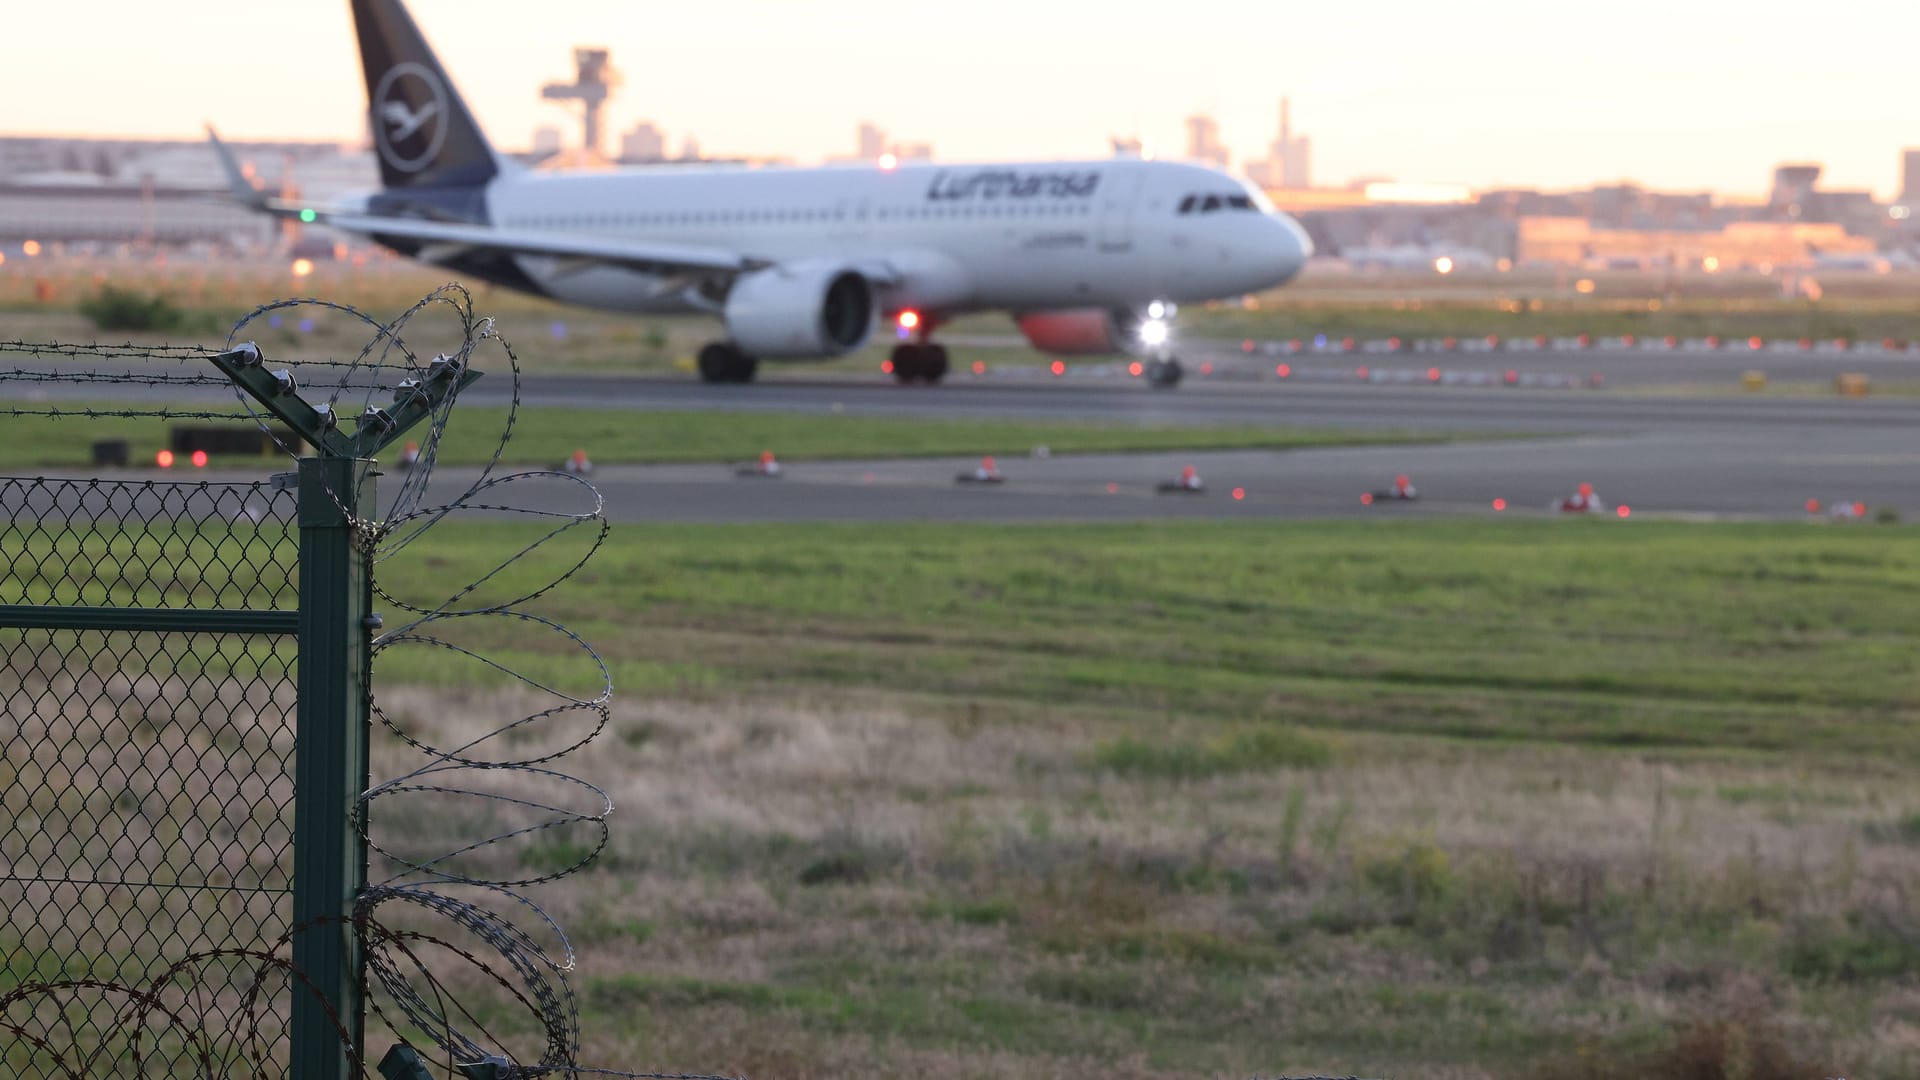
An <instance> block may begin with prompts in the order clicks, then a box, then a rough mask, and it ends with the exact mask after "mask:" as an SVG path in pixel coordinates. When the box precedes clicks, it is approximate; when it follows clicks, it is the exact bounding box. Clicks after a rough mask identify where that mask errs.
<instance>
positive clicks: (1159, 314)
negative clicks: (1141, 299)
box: [1147, 300, 1167, 319]
mask: <svg viewBox="0 0 1920 1080" xmlns="http://www.w3.org/2000/svg"><path fill="white" fill-rule="evenodd" d="M1166 317H1167V305H1165V304H1163V303H1161V302H1160V301H1158V300H1155V301H1154V302H1153V303H1151V304H1148V305H1147V318H1149V319H1164V318H1166Z"/></svg>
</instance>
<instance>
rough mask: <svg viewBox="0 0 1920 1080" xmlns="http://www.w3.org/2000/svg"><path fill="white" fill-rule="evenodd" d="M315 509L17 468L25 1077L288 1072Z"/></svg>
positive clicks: (12, 894)
mask: <svg viewBox="0 0 1920 1080" xmlns="http://www.w3.org/2000/svg"><path fill="white" fill-rule="evenodd" d="M294 511H295V502H294V499H293V497H292V493H291V492H287V491H276V490H274V489H273V488H272V487H270V486H269V485H266V484H258V483H251V484H246V483H243V484H211V483H158V482H132V481H101V480H88V481H79V480H47V479H32V480H29V479H0V712H3V713H4V715H5V717H6V720H7V723H6V726H5V728H4V729H3V730H0V909H4V910H5V911H6V913H7V916H6V923H5V929H4V931H0V973H3V974H0V980H4V981H0V1025H4V1028H3V1029H0V1030H3V1032H4V1036H6V1039H5V1043H6V1047H7V1049H6V1053H5V1056H4V1059H3V1063H4V1066H5V1068H6V1070H7V1072H8V1073H9V1074H10V1075H13V1076H21V1077H29V1078H38V1077H43V1076H44V1077H65V1076H106V1075H151V1076H187V1075H193V1076H221V1075H242V1074H247V1073H252V1072H258V1071H261V1070H262V1069H271V1070H273V1071H275V1072H280V1071H284V1069H285V1067H286V1046H285V1041H286V1026H287V1016H286V1013H287V1007H288V1000H289V995H288V993H287V990H288V987H287V985H286V977H285V974H284V970H283V968H282V967H281V966H280V965H278V964H276V963H275V962H274V961H273V960H270V959H269V957H275V956H277V955H278V954H284V951H285V949H284V943H285V940H286V937H287V934H288V931H289V929H290V925H291V923H290V919H291V906H290V898H291V890H292V843H293V774H292V764H293V749H294V746H293V744H294V738H293V736H294V727H293V713H294V705H295V701H294V664H295V660H296V652H295V647H294V639H293V638H292V637H291V636H289V635H286V634H284V633H275V632H271V620H272V619H273V618H274V615H275V613H281V614H282V615H284V616H290V615H291V610H290V609H291V607H292V606H293V604H294V602H295V599H296V597H295V587H294V579H293V576H292V575H293V573H294V571H295V565H296V558H297V548H296V543H295V540H296V535H295V532H294ZM252 623H258V624H260V628H255V627H253V626H252V625H250V624H252ZM263 629H265V631H266V632H262V630H263Z"/></svg>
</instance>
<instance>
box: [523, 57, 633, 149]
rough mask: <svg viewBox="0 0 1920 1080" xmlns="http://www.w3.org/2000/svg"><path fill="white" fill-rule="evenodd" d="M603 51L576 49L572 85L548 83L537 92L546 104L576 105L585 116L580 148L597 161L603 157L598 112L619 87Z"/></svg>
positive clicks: (615, 72)
mask: <svg viewBox="0 0 1920 1080" xmlns="http://www.w3.org/2000/svg"><path fill="white" fill-rule="evenodd" d="M608 56H609V53H608V51H607V50H606V49H575V50H573V63H574V67H575V68H576V69H577V72H576V74H575V76H574V80H573V81H572V82H571V83H561V82H551V83H548V84H547V85H545V86H543V87H541V88H540V96H541V97H543V98H545V99H546V100H548V101H578V102H579V103H580V104H581V105H582V106H583V108H584V112H585V114H586V138H585V140H584V142H583V143H582V144H581V145H583V146H584V147H585V148H586V150H587V152H588V153H590V154H593V155H594V156H596V157H599V156H602V154H601V149H600V135H601V132H602V130H603V127H604V125H602V123H601V112H602V110H604V109H605V108H606V105H607V99H608V98H610V97H612V96H613V91H614V88H615V87H617V86H619V85H620V73H619V72H618V71H615V70H614V69H613V64H612V62H611V61H610V60H609V59H608Z"/></svg>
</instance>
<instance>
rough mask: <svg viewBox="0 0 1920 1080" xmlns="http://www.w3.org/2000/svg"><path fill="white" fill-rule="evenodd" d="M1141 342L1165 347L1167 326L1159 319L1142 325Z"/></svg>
mask: <svg viewBox="0 0 1920 1080" xmlns="http://www.w3.org/2000/svg"><path fill="white" fill-rule="evenodd" d="M1156 306H1157V305H1156ZM1140 340H1141V342H1143V343H1144V344H1147V345H1165V344H1166V343H1167V324H1166V323H1164V322H1161V321H1160V320H1159V319H1149V320H1147V321H1146V322H1144V323H1142V324H1140Z"/></svg>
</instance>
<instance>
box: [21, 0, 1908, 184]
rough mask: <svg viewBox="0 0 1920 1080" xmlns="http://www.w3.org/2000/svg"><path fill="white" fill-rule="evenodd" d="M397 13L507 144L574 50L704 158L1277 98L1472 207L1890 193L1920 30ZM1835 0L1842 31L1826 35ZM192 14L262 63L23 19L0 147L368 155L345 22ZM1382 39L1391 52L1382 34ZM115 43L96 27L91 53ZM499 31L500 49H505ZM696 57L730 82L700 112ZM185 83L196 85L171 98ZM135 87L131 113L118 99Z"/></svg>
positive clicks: (985, 149)
mask: <svg viewBox="0 0 1920 1080" xmlns="http://www.w3.org/2000/svg"><path fill="white" fill-rule="evenodd" d="M411 6H412V8H413V10H414V13H415V15H416V17H417V18H418V20H419V21H420V23H421V24H422V27H423V29H424V30H425V31H426V33H427V34H428V36H429V38H430V39H431V40H433V42H434V43H435V44H436V46H437V47H438V48H439V49H440V50H441V52H442V54H443V58H444V59H445V61H446V63H447V64H448V66H449V68H450V69H451V70H452V72H453V74H454V77H455V79H456V81H457V82H458V83H459V84H460V86H461V88H462V89H463V91H464V92H465V93H466V94H467V95H468V97H469V99H470V100H471V102H472V104H473V106H474V109H475V111H476V112H477V113H478V114H479V116H480V118H481V120H482V122H483V123H484V124H485V125H486V126H487V128H488V130H489V132H490V134H492V136H493V137H494V138H495V140H496V141H497V142H498V143H499V144H500V145H501V146H502V147H503V148H508V149H517V148H522V147H525V146H526V145H528V141H529V139H530V137H531V134H532V132H533V131H534V129H535V128H537V127H541V126H549V125H558V126H560V127H561V128H562V129H563V130H565V131H567V132H568V141H569V143H573V142H576V141H577V138H578V136H577V124H576V123H571V122H569V114H568V113H567V112H566V111H565V110H563V109H561V108H560V107H557V106H556V105H554V104H551V103H543V102H542V101H541V100H540V98H539V88H540V85H541V84H542V83H544V82H548V81H552V80H555V79H561V78H565V77H568V76H569V75H570V74H571V72H572V59H571V58H572V50H573V49H574V48H575V47H576V46H580V45H599V46H605V47H607V48H610V49H611V50H612V51H613V60H614V62H615V63H616V64H617V65H618V66H620V68H621V69H622V70H623V71H624V72H626V75H627V79H626V84H625V86H624V87H623V88H622V90H621V92H620V93H619V94H618V95H617V96H616V97H615V98H614V99H613V100H612V102H611V103H610V104H609V106H608V108H607V116H608V125H609V128H610V130H612V131H615V132H620V131H625V130H628V129H629V128H631V127H632V125H633V124H634V123H635V122H637V121H640V120H650V121H652V122H653V123H655V124H657V125H659V126H660V128H662V129H663V130H665V131H668V132H672V133H674V135H675V136H676V139H677V138H678V137H682V136H684V135H686V134H694V135H697V136H698V138H699V140H700V143H701V145H703V146H705V147H706V148H707V149H708V150H709V151H710V152H713V153H715V154H719V155H752V156H763V155H764V156H784V157H790V158H794V159H797V160H801V161H817V160H820V159H823V158H826V157H830V156H835V155H840V154H844V153H845V151H846V149H847V147H848V144H849V142H850V139H849V134H850V133H851V132H852V130H853V128H854V126H855V125H856V124H857V123H858V122H860V121H862V120H870V121H873V122H874V123H876V124H878V125H879V126H880V127H883V128H886V129H888V130H895V131H903V132H912V133H914V135H915V136H916V137H918V138H923V139H925V140H927V141H929V142H931V143H933V144H934V145H935V146H936V147H937V148H938V149H939V151H940V153H941V156H942V159H944V160H984V159H993V158H1045V157H1101V156H1105V154H1106V152H1107V149H1108V145H1109V144H1108V139H1109V138H1110V137H1113V136H1121V137H1128V136H1137V137H1140V138H1141V139H1142V140H1143V142H1144V143H1145V144H1146V145H1147V146H1148V147H1149V148H1150V149H1152V150H1154V151H1156V152H1158V153H1159V154H1160V155H1162V156H1177V155H1179V154H1181V153H1182V152H1183V151H1184V149H1185V142H1186V140H1185V137H1184V135H1185V126H1184V120H1185V118H1186V117H1188V116H1190V115H1193V114H1196V113H1204V114H1207V115H1210V116H1213V117H1214V118H1215V119H1216V120H1217V121H1218V123H1219V129H1220V141H1221V142H1222V143H1223V144H1224V145H1225V147H1226V148H1227V149H1228V150H1229V151H1230V152H1231V153H1232V158H1233V162H1234V166H1235V168H1236V169H1237V168H1238V167H1240V165H1242V164H1243V163H1245V162H1247V161H1249V160H1254V159H1258V158H1260V157H1262V156H1264V155H1265V153H1266V149H1267V147H1268V145H1269V143H1271V142H1272V141H1273V138H1274V132H1275V126H1276V125H1275V115H1276V114H1275V109H1276V106H1277V103H1278V101H1279V99H1280V98H1281V96H1282V95H1283V94H1284V95H1286V96H1289V97H1291V98H1292V101H1293V127H1294V130H1295V132H1297V133H1300V134H1302V135H1308V136H1311V137H1312V139H1313V172H1314V175H1315V178H1316V181H1317V182H1319V183H1321V184H1325V185H1332V186H1337V185H1339V184H1342V183H1344V182H1347V181H1349V180H1353V179H1357V178H1361V177H1378V176H1389V177H1394V178H1397V179H1401V180H1408V181H1426V182H1448V183H1460V184H1467V185H1471V186H1473V187H1475V188H1481V189H1485V188H1492V187H1509V186H1511V187H1536V188H1546V189H1554V188H1573V187H1580V186H1584V185H1590V184H1593V183H1596V182H1610V181H1617V180H1631V181H1635V182H1638V183H1641V184H1644V185H1646V186H1649V187H1653V188H1660V189H1668V190H1714V191H1718V192H1722V193H1725V194H1729V195H1738V196H1755V195H1759V194H1762V193H1763V192H1764V191H1765V188H1766V184H1767V182H1768V179H1769V178H1770V176H1771V170H1772V168H1773V167H1774V166H1775V165H1777V164H1779V163H1780V162H1782V161H1789V160H1809V161H1820V162H1822V163H1823V164H1825V165H1826V169H1827V171H1826V179H1825V183H1826V185H1827V186H1829V187H1834V188H1864V189H1868V190H1871V191H1873V192H1874V193H1876V194H1877V195H1879V196H1881V197H1885V198H1891V197H1893V196H1894V195H1896V194H1898V191H1899V183H1900V175H1899V170H1900V161H1901V158H1900V154H1901V151H1902V149H1903V148H1904V147H1908V146H1913V145H1916V144H1920V106H1916V105H1915V104H1913V103H1912V101H1911V98H1910V96H1905V88H1904V86H1902V85H1901V83H1902V80H1903V70H1904V68H1903V66H1902V65H1903V64H1904V62H1905V61H1904V58H1903V57H1901V56H1900V54H1899V53H1900V46H1899V42H1901V41H1903V40H1911V32H1912V31H1913V30H1916V29H1920V13H1916V12H1913V11H1905V10H1902V11H1894V12H1887V11H1885V10H1884V9H1883V8H1881V7H1880V6H1878V5H1868V4H1861V3H1847V2H1844V0H1842V2H1839V3H1836V4H1833V5H1829V6H1828V7H1827V8H1826V9H1823V11H1822V19H1821V20H1819V21H1817V22H1814V23H1812V24H1811V25H1802V22H1804V20H1801V21H1797V22H1796V23H1795V24H1794V31H1793V33H1792V34H1787V33H1785V32H1781V31H1772V30H1770V29H1769V27H1770V26H1771V25H1783V24H1778V23H1777V22H1775V21H1772V20H1769V19H1767V18H1766V17H1765V10H1762V9H1746V11H1747V13H1748V14H1751V15H1752V18H1750V19H1743V20H1742V22H1741V23H1739V24H1737V25H1735V24H1729V23H1728V21H1727V20H1726V19H1724V18H1720V17H1716V16H1714V15H1713V14H1712V13H1709V12H1695V11H1687V10H1672V6H1671V5H1667V6H1662V5H1656V4H1652V3H1647V2H1644V0H1627V2H1624V3H1623V4H1621V5H1616V6H1615V7H1614V8H1612V9H1610V14H1609V17H1608V18H1607V19H1606V20H1603V21H1599V22H1595V23H1594V24H1593V25H1585V24H1583V25H1581V26H1579V27H1576V28H1565V27H1560V26H1557V25H1556V24H1555V20H1554V17H1553V16H1552V14H1551V13H1547V14H1543V13H1541V12H1540V11H1538V10H1536V9H1535V8H1533V7H1530V6H1527V5H1522V4H1519V3H1514V2H1511V0H1462V3H1459V4H1456V5H1453V6H1451V7H1449V8H1448V10H1447V12H1445V13H1444V14H1443V13H1436V12H1433V11H1430V10H1428V9H1427V8H1425V7H1422V6H1418V5H1413V4H1401V3H1394V2H1383V3H1381V4H1376V5H1374V6H1373V7H1371V8H1369V9H1368V11H1367V12H1364V13H1362V12H1341V11H1322V10H1314V11H1307V12H1301V13H1290V14H1289V15H1288V16H1287V17H1286V18H1285V19H1281V18H1279V17H1278V16H1276V15H1273V14H1271V12H1270V10H1269V9H1266V8H1259V7H1255V6H1253V5H1250V4H1248V5H1239V4H1232V3H1229V4H1226V5H1224V6H1222V7H1220V8H1219V9H1218V11H1217V12H1214V13H1213V14H1211V15H1210V17H1209V18H1207V19H1204V20H1180V19H1168V18H1167V17H1166V16H1165V14H1164V12H1163V11H1162V10H1161V9H1159V8H1154V7H1149V6H1147V5H1139V4H1116V5H1110V6H1109V7H1108V8H1104V9H1102V11H1103V14H1102V16H1101V17H1100V18H1098V19H1090V18H1088V17H1087V15H1086V13H1085V12H1084V10H1083V9H1080V8H1079V7H1077V6H1074V5H1052V6H1049V5H1039V6H1035V5H1030V4H1029V5H1024V6H1023V5H1020V4H1015V3H1012V2H1011V0H983V2H982V3H981V4H979V5H976V6H975V7H974V8H971V9H969V14H968V15H967V17H966V18H965V19H955V18H953V17H952V16H951V15H950V14H949V15H947V16H946V17H945V18H942V17H941V16H940V14H939V13H936V12H928V11H916V10H901V9H896V8H895V7H894V6H892V5H887V4H881V3H878V2H874V0H848V2H845V3H843V4H841V5H840V8H841V12H842V14H843V16H845V17H843V18H838V19H831V20H820V19H818V18H817V17H814V16H807V15H806V13H803V12H797V11H794V10H792V9H790V8H788V7H785V6H781V5H778V4H775V3H771V2H769V0H729V2H723V3H719V4H716V5H710V6H709V7H707V8H703V9H702V10H701V11H699V12H695V11H693V10H691V9H680V8H663V9H660V10H652V11H635V10H632V8H631V7H630V6H629V5H625V4H618V3H615V2H613V0H556V2H555V3H552V4H549V5H546V6H545V7H544V8H543V10H542V18H541V19H540V20H539V21H538V23H537V25H536V24H533V23H530V22H528V21H527V20H524V19H516V18H514V17H513V14H514V13H517V12H519V11H521V10H523V9H521V8H518V7H516V6H515V5H510V4H507V3H505V2H504V0H469V2H467V3H455V2H453V0H413V3H412V5H411ZM1773 7H1774V5H1762V8H1763V9H1767V10H1770V9H1771V8H1773ZM1853 9H1858V12H1859V14H1861V16H1862V17H1863V18H1862V19H1859V20H1853V19H1849V18H1847V17H1846V14H1847V12H1848V11H1850V10H1853ZM203 10H204V12H205V16H206V19H207V20H208V22H209V23H210V24H211V25H214V26H217V27H222V28H224V36H225V37H228V38H231V39H232V42H234V43H245V42H260V43H274V44H276V45H278V46H279V47H266V46H265V45H259V46H255V47H247V46H245V45H244V44H234V45H229V44H228V43H226V42H223V41H222V40H221V38H222V36H223V35H222V34H217V33H216V34H209V33H207V32H205V31H204V30H199V29H193V28H188V27H184V26H182V25H180V20H178V19H177V18H176V17H170V16H169V15H168V13H167V12H165V11H164V10H163V9H158V8H151V7H150V6H147V5H138V4H125V3H109V2H106V0H94V2H87V0H80V2H76V3H72V4H69V5H66V6H63V7H59V8H57V9H41V8H36V9H33V10H30V11H28V12H24V13H19V14H16V15H14V16H13V17H11V20H10V21H11V22H13V23H15V24H16V26H17V28H18V29H20V30H21V32H22V33H21V37H20V38H18V39H17V40H23V41H26V42H28V43H29V46H28V48H26V49H25V50H23V51H16V54H15V55H14V57H13V58H12V59H11V62H10V64H9V65H8V66H6V67H5V68H4V69H0V100H9V101H14V102H19V101H31V102H34V109H33V110H32V111H31V112H28V111H24V110H16V111H12V112H11V115H9V116H8V117H7V118H6V120H5V123H6V125H7V127H8V129H9V130H8V133H10V134H13V133H17V134H29V135H37V134H66V135H101V136H120V135H130V136H147V137H156V138H158V137H181V136H191V135H192V134H193V133H194V132H195V131H196V130H197V129H198V127H199V124H200V123H201V122H202V121H203V120H210V121H212V122H213V123H215V124H216V125H217V126H219V127H220V128H221V130H222V131H223V133H227V134H230V135H232V136H234V137H237V138H289V139H296V138H297V139H309V138H310V139H330V140H338V141H343V142H358V141H360V139H361V138H363V125H364V120H363V118H362V113H363V109H364V102H363V95H364V89H363V85H362V83H361V81H360V76H359V69H358V63H357V60H356V58H355V56H354V47H353V40H352V31H351V21H350V19H349V17H348V13H347V11H346V8H345V5H344V4H335V3H324V4H311V5H301V6H300V7H299V8H297V9H295V8H292V7H290V6H288V5H273V6H270V7H267V8H266V9H265V10H262V7H261V6H257V5H247V4H242V3H239V2H237V0H207V2H206V3H204V4H203ZM1782 10H1783V11H1784V10H1785V9H1784V8H1783V9H1782ZM1235 13H1238V15H1240V16H1242V17H1240V18H1237V19H1236V18H1233V17H1231V16H1232V15H1234V14H1235ZM1214 15H1218V16H1219V17H1214ZM816 16H817V13H816ZM1388 24H1392V25H1394V26H1395V32H1394V33H1393V34H1392V35H1390V36H1387V37H1383V36H1381V35H1380V34H1379V33H1378V29H1377V28H1378V27H1379V26H1381V25H1388ZM1763 24H1764V25H1763ZM107 25H111V26H114V27H115V33H114V34H113V35H111V36H110V37H99V38H98V39H97V40H94V38H95V37H97V35H96V34H95V31H96V30H97V28H98V27H100V26H107ZM506 25H511V26H512V27H513V31H514V32H513V33H512V34H502V33H500V28H501V27H502V26H506ZM1860 26H1871V27H1872V28H1873V32H1872V33H1870V34H1861V33H1860V32H1859V31H1858V30H1857V29H1856V27H1860ZM1009 27H1019V28H1021V29H1019V30H1017V31H1010V30H1009V29H1008V28H1009ZM1756 27H1757V29H1756ZM828 30H830V31H832V32H831V34H827V33H826V31H828ZM1856 35H1858V40H1855V39H1854V38H1855V36H1856ZM83 39H86V40H87V41H88V44H87V47H86V51H85V55H86V56H87V58H88V65H87V66H88V68H89V69H93V70H97V69H99V68H100V67H102V66H104V67H107V68H110V69H112V70H114V71H116V72H117V73H118V77H117V78H115V79H112V80H101V81H99V83H98V84H97V85H96V84H95V83H92V82H86V81H82V80H78V79H76V78H75V77H74V65H73V64H72V63H71V58H72V56H73V53H72V52H71V51H70V50H69V49H62V48H61V47H60V44H59V43H61V42H71V41H76V40H83ZM1576 39H1577V40H1576ZM929 41H932V42H936V43H937V44H936V45H933V46H927V45H925V44H924V43H926V42H929ZM663 42H673V43H674V45H673V46H671V47H670V46H668V45H666V44H663ZM1062 42H1073V43H1074V48H1073V49H1072V50H1070V51H1065V52H1063V51H1061V50H1060V48H1059V45H1060V43H1062ZM295 43H297V44H295ZM903 43H912V44H913V45H915V46H916V47H914V48H908V47H906V45H904V44H903ZM1285 43H1291V44H1290V45H1289V44H1285ZM1576 46H1577V47H1576ZM716 57H719V58H721V59H723V60H724V61H725V62H726V63H730V64H732V65H733V66H735V67H737V68H738V69H740V70H741V71H745V72H749V73H750V74H749V75H745V76H738V75H736V76H733V77H731V78H729V79H728V80H726V81H725V83H724V85H725V87H726V89H725V91H724V92H722V93H716V92H714V87H715V86H716V85H720V84H718V83H716V82H715V80H714V79H713V77H712V73H713V70H714V65H715V58H716ZM202 66H203V67H205V69H206V70H208V71H209V72H210V74H209V77H208V78H206V79H194V78H192V77H191V73H192V72H193V71H194V70H195V69H196V68H197V67H202ZM703 72H704V76H703ZM130 80H133V81H137V82H138V84H139V85H140V87H141V90H140V93H139V94H138V96H137V98H133V99H130V98H128V97H127V96H126V94H125V90H124V87H125V86H126V85H127V83H128V82H129V81H130ZM49 86H57V87H59V92H58V93H48V92H47V88H48V87H49ZM242 86H243V87H244V88H245V90H244V92H237V91H236V88H237V87H242ZM773 101H777V102H779V104H780V108H779V109H777V110H776V109H774V108H771V107H769V105H768V102H773ZM1014 118H1017V120H1016V119H1014Z"/></svg>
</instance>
